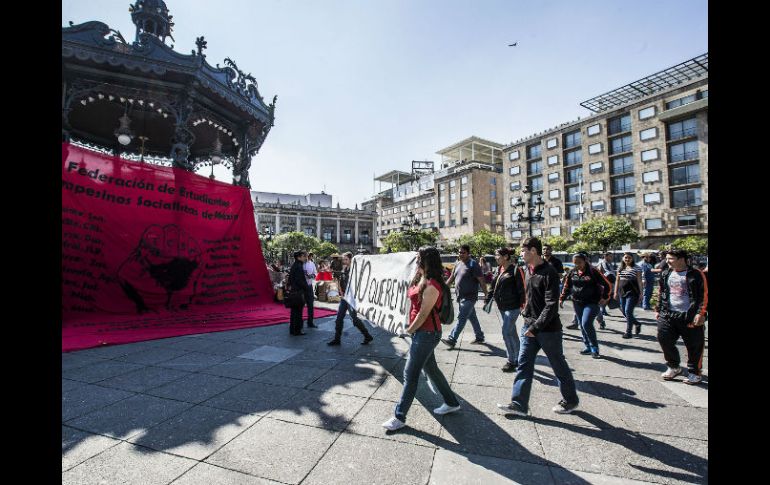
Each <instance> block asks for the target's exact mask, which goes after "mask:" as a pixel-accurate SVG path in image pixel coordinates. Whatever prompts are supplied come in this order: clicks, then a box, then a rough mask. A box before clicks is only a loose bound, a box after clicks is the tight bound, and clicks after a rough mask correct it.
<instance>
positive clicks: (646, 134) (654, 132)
mask: <svg viewBox="0 0 770 485" xmlns="http://www.w3.org/2000/svg"><path fill="white" fill-rule="evenodd" d="M657 136H658V129H657V128H648V129H646V130H642V131H640V132H639V139H640V140H642V141H646V140H652V139H653V138H655V137H657Z"/></svg>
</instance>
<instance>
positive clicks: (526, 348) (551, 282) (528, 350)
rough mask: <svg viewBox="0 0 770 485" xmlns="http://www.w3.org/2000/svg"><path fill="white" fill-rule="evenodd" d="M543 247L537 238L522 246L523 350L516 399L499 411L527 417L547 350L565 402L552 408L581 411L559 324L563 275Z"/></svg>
mask: <svg viewBox="0 0 770 485" xmlns="http://www.w3.org/2000/svg"><path fill="white" fill-rule="evenodd" d="M542 251H543V246H542V243H541V242H540V240H539V239H538V238H536V237H529V238H527V239H525V240H524V242H522V243H521V255H522V257H523V258H524V261H525V262H526V264H527V269H526V272H525V276H526V298H527V299H526V303H525V305H524V311H523V312H522V316H523V317H524V326H523V327H522V329H521V349H520V350H519V365H518V373H517V374H516V378H515V379H514V381H513V395H512V397H511V402H510V403H508V404H498V405H497V407H498V408H500V409H502V410H504V411H506V412H508V413H511V414H516V415H519V416H526V415H527V414H528V409H529V393H530V391H531V390H532V377H533V375H534V373H535V358H536V357H537V354H538V352H539V351H540V349H543V352H545V356H546V357H547V358H548V363H549V364H550V365H551V368H552V369H553V373H554V375H555V376H556V379H557V380H558V382H559V390H560V391H561V395H562V400H561V401H560V402H559V404H557V405H556V406H554V407H553V408H552V411H553V412H555V413H559V414H569V413H571V412H572V411H574V410H575V409H577V407H578V402H579V400H578V396H577V391H576V390H575V380H574V379H573V378H572V371H570V369H569V366H568V365H567V360H566V359H565V358H564V351H563V347H562V341H561V338H562V329H561V321H560V320H559V307H558V304H559V302H558V300H559V275H558V274H557V273H556V270H555V269H553V266H551V265H550V264H548V263H546V262H545V261H544V260H543V258H542V256H541V254H542Z"/></svg>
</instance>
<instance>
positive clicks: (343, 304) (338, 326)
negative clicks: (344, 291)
mask: <svg viewBox="0 0 770 485" xmlns="http://www.w3.org/2000/svg"><path fill="white" fill-rule="evenodd" d="M346 313H347V314H349V315H350V319H351V320H353V326H354V327H356V328H357V329H358V330H359V331H360V332H361V333H362V334H363V335H364V336H367V335H369V330H368V329H367V328H366V326H365V325H364V322H362V321H361V319H360V318H358V315H357V314H356V311H355V310H353V309H352V308H350V304H349V303H348V302H347V300H345V299H344V298H343V299H342V300H340V305H339V306H338V307H337V319H336V320H335V321H334V338H335V339H336V340H339V339H340V337H342V326H343V324H344V321H345V314H346Z"/></svg>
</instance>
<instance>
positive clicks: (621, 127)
mask: <svg viewBox="0 0 770 485" xmlns="http://www.w3.org/2000/svg"><path fill="white" fill-rule="evenodd" d="M581 106H583V107H585V108H587V109H589V110H591V111H593V112H594V113H596V114H594V115H592V116H591V117H589V118H586V119H578V120H576V121H572V122H569V123H563V124H561V125H559V126H557V127H555V128H553V129H551V130H547V131H545V132H543V133H538V134H536V135H532V136H529V137H527V138H525V139H522V140H519V141H517V142H515V143H512V144H510V145H508V146H506V147H505V148H504V149H503V154H504V155H503V157H504V160H505V163H504V184H503V186H504V187H503V188H502V189H503V190H501V191H502V192H504V196H505V204H504V209H503V216H504V218H505V221H506V228H507V229H508V230H507V231H506V235H507V237H509V238H510V239H511V240H512V241H513V242H514V243H518V242H519V241H520V240H521V239H522V238H524V237H527V234H528V230H529V224H528V223H522V222H517V214H518V213H519V212H520V211H521V203H520V202H522V201H527V199H529V202H530V203H531V204H533V205H534V203H535V202H537V200H538V199H539V200H542V202H543V206H544V210H543V217H544V221H542V222H540V223H533V224H532V235H534V236H540V235H544V236H548V235H561V236H564V237H567V238H569V237H570V235H571V234H572V232H574V230H575V229H576V228H577V227H578V226H579V224H580V223H581V222H582V221H584V220H586V219H587V218H590V217H593V216H597V215H607V214H612V215H621V216H625V217H627V218H629V219H630V221H631V222H632V224H633V225H634V227H635V228H636V229H637V230H638V231H639V234H640V235H641V236H642V241H641V242H640V243H639V244H637V246H638V247H640V248H647V247H656V246H658V245H660V244H661V243H663V242H669V241H671V240H672V239H674V238H676V237H681V236H685V235H706V234H707V233H708V53H706V54H703V55H701V56H698V57H696V58H693V59H690V60H688V61H686V62H683V63H681V64H679V65H676V66H674V67H671V68H669V69H666V70H663V71H660V72H658V73H655V74H652V75H650V76H647V77H645V78H643V79H640V80H638V81H635V82H633V83H630V84H628V85H626V86H623V87H621V88H618V89H615V90H613V91H610V92H608V93H605V94H602V95H600V96H596V97H595V98H592V99H590V100H588V101H584V102H583V103H581ZM525 188H527V189H528V192H526V193H525V192H524V189H525ZM526 215H527V210H526V208H525V209H524V216H526Z"/></svg>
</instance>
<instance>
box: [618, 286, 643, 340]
mask: <svg viewBox="0 0 770 485" xmlns="http://www.w3.org/2000/svg"><path fill="white" fill-rule="evenodd" d="M638 301H639V297H638V296H636V295H634V294H633V293H632V294H630V295H629V296H621V297H620V312H621V313H622V314H623V316H624V317H626V333H627V334H630V333H631V329H632V328H633V327H634V325H637V326H638V325H639V321H638V320H637V319H636V317H634V308H635V307H636V303H637V302H638Z"/></svg>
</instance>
